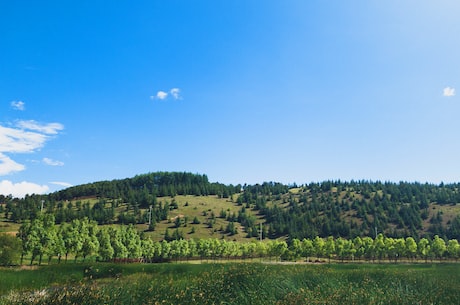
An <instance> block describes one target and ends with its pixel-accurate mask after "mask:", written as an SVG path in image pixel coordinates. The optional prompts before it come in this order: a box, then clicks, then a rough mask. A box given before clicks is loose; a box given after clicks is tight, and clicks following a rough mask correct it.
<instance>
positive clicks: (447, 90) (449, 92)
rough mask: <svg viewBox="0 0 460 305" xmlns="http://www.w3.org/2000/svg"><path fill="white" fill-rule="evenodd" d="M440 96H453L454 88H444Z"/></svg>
mask: <svg viewBox="0 0 460 305" xmlns="http://www.w3.org/2000/svg"><path fill="white" fill-rule="evenodd" d="M442 95H443V96H446V97H451V96H454V95H455V88H451V87H446V88H444V90H443V94H442Z"/></svg>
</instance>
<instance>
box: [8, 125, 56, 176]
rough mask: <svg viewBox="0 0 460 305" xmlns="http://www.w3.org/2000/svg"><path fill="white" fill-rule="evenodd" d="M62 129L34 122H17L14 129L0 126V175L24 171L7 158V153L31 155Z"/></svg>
mask: <svg viewBox="0 0 460 305" xmlns="http://www.w3.org/2000/svg"><path fill="white" fill-rule="evenodd" d="M62 129H64V126H63V125H62V124H59V123H49V124H40V123H37V122H35V121H19V122H18V123H17V125H16V126H15V127H4V126H2V125H0V175H7V174H9V173H12V172H17V171H22V170H24V169H25V166H24V165H22V164H19V163H17V162H15V161H13V160H12V159H11V158H10V157H8V156H7V154H8V153H33V152H35V151H37V150H39V149H40V148H42V147H43V146H44V145H45V143H46V141H48V140H49V139H50V138H51V137H50V135H55V134H57V133H58V132H59V131H60V130H62ZM51 161H52V160H51ZM44 162H45V163H46V161H45V160H44Z"/></svg>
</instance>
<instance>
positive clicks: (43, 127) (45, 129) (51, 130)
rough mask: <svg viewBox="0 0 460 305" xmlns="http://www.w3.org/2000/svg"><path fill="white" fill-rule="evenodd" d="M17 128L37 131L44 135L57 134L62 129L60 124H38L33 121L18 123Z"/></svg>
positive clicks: (62, 126)
mask: <svg viewBox="0 0 460 305" xmlns="http://www.w3.org/2000/svg"><path fill="white" fill-rule="evenodd" d="M18 127H20V128H22V129H28V130H33V131H38V132H40V133H45V134H57V133H58V132H59V131H61V130H63V129H64V125H62V124H60V123H48V124H40V123H38V122H36V121H34V120H30V121H20V122H19V123H18Z"/></svg>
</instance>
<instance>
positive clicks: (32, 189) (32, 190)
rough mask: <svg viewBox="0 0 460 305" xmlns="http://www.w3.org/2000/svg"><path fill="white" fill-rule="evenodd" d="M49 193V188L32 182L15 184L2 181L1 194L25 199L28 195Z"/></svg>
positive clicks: (0, 185)
mask: <svg viewBox="0 0 460 305" xmlns="http://www.w3.org/2000/svg"><path fill="white" fill-rule="evenodd" d="M47 192H49V187H48V186H46V185H39V184H36V183H32V182H26V181H23V182H19V183H13V182H11V181H9V180H2V181H0V194H2V195H5V196H8V195H12V196H13V197H18V198H23V197H24V196H25V195H26V194H45V193H47Z"/></svg>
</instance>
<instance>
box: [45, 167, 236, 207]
mask: <svg viewBox="0 0 460 305" xmlns="http://www.w3.org/2000/svg"><path fill="white" fill-rule="evenodd" d="M240 191H241V186H240V185H238V186H233V185H225V184H222V183H217V182H214V183H211V182H209V180H208V177H207V176H206V175H198V174H192V173H186V172H156V173H149V174H142V175H137V176H135V177H133V178H126V179H120V180H112V181H100V182H94V183H88V184H83V185H79V186H74V187H70V188H67V189H65V190H61V191H58V192H56V193H52V194H50V195H49V197H48V199H49V200H55V201H59V200H72V199H75V198H79V197H101V198H110V199H121V200H122V201H123V202H137V203H138V204H139V205H140V206H141V207H148V206H149V205H150V204H151V203H152V201H153V200H154V198H155V197H166V196H172V197H173V196H176V195H194V196H207V195H219V196H221V197H223V198H228V197H229V196H231V195H232V194H234V193H238V192H240Z"/></svg>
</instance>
